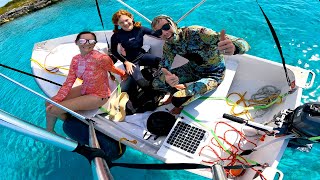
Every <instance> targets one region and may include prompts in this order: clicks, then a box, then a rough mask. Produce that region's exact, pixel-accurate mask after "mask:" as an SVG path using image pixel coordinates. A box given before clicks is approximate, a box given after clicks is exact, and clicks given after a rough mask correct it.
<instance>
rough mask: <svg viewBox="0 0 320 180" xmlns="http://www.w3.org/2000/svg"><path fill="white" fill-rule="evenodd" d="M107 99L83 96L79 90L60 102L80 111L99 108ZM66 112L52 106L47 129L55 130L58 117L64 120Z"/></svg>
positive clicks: (48, 115)
mask: <svg viewBox="0 0 320 180" xmlns="http://www.w3.org/2000/svg"><path fill="white" fill-rule="evenodd" d="M79 90H80V89H79ZM77 95H78V96H77ZM79 95H80V96H79ZM68 96H69V95H68ZM107 101H108V98H101V97H97V96H93V95H83V96H81V94H80V93H79V94H77V92H73V93H72V92H70V96H69V97H68V98H66V99H65V100H64V101H62V102H60V103H59V104H61V105H62V106H64V107H66V108H68V109H70V110H72V111H79V110H92V109H96V108H99V107H101V106H102V105H103V104H105V103H106V102H107ZM65 113H66V112H65V111H64V110H62V109H60V108H58V107H55V106H54V107H52V108H50V110H47V130H48V131H51V132H54V130H53V129H54V125H55V123H56V121H57V118H60V119H62V120H64V119H65ZM49 121H50V122H49Z"/></svg>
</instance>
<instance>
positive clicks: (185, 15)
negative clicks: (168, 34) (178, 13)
mask: <svg viewBox="0 0 320 180" xmlns="http://www.w3.org/2000/svg"><path fill="white" fill-rule="evenodd" d="M205 1H206V0H202V1H201V2H199V3H198V4H197V5H195V6H194V7H193V8H192V9H190V10H189V11H188V12H187V13H185V14H184V15H183V16H182V17H181V18H180V19H178V21H177V22H176V23H177V24H178V23H179V22H180V21H182V20H183V19H184V18H185V17H187V16H188V15H189V14H190V13H191V12H192V11H194V10H195V9H196V8H198V7H199V6H201V5H202V4H203V3H204V2H205Z"/></svg>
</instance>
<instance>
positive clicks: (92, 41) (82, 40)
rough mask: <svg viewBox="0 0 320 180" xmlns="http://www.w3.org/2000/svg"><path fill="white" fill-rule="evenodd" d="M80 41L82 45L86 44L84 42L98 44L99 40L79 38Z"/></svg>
mask: <svg viewBox="0 0 320 180" xmlns="http://www.w3.org/2000/svg"><path fill="white" fill-rule="evenodd" d="M78 43H79V44H80V45H84V44H96V43H97V41H96V40H94V39H79V40H78Z"/></svg>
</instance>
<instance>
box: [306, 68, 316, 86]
mask: <svg viewBox="0 0 320 180" xmlns="http://www.w3.org/2000/svg"><path fill="white" fill-rule="evenodd" d="M309 74H311V80H310V82H309V83H307V84H306V85H305V87H304V88H306V89H309V88H311V87H312V86H313V84H314V80H315V79H316V74H315V73H314V72H313V71H309Z"/></svg>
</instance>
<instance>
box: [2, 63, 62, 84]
mask: <svg viewBox="0 0 320 180" xmlns="http://www.w3.org/2000/svg"><path fill="white" fill-rule="evenodd" d="M0 66H2V67H4V68H7V69H11V70H13V71H17V72H19V73H22V74H26V75H28V76H31V77H34V78H38V79H41V80H43V81H47V82H49V83H52V84H54V85H57V86H62V85H61V84H59V83H56V82H53V81H50V80H48V79H45V78H42V77H39V76H36V75H33V74H30V73H27V72H24V71H21V70H18V69H15V68H12V67H9V66H6V65H3V64H0Z"/></svg>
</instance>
